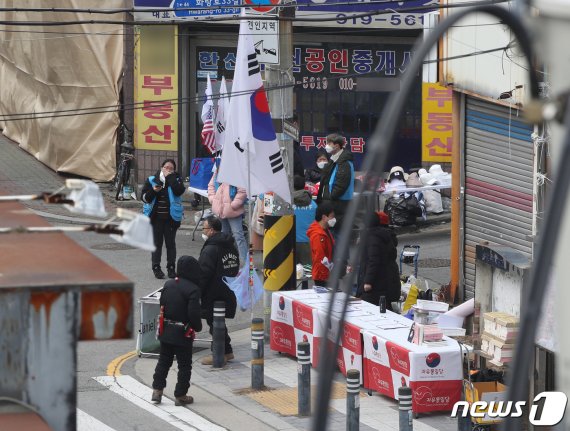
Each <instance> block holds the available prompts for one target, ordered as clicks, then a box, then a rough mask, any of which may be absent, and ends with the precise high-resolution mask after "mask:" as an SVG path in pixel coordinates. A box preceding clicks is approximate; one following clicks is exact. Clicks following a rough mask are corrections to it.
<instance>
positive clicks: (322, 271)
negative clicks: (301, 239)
mask: <svg viewBox="0 0 570 431" xmlns="http://www.w3.org/2000/svg"><path fill="white" fill-rule="evenodd" d="M335 223H336V219H335V214H334V208H333V206H332V204H331V203H330V202H323V203H322V204H320V205H319V206H318V207H317V210H316V212H315V221H314V222H313V223H311V225H310V226H309V228H308V229H307V236H308V237H309V243H310V245H311V260H312V264H313V268H312V276H313V281H314V283H315V286H326V284H327V280H328V278H329V274H330V271H331V269H332V267H333V263H332V260H333V247H334V238H333V236H332V233H331V232H330V230H329V228H332V227H333V226H334V225H335Z"/></svg>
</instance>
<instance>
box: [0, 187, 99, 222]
mask: <svg viewBox="0 0 570 431" xmlns="http://www.w3.org/2000/svg"><path fill="white" fill-rule="evenodd" d="M65 189H68V192H67V193H62V191H63V190H65ZM34 200H39V201H44V202H45V203H47V204H62V205H63V206H65V208H67V209H68V210H69V211H71V212H73V213H76V214H83V215H89V216H94V217H106V216H107V211H105V204H104V201H103V196H102V195H101V191H100V190H99V186H98V185H97V184H95V183H94V182H93V181H88V180H80V179H68V180H65V186H63V187H61V188H59V189H58V190H56V191H55V192H53V193H48V192H43V193H40V194H35V195H14V196H0V202H25V201H34Z"/></svg>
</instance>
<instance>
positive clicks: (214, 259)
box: [199, 232, 239, 319]
mask: <svg viewBox="0 0 570 431" xmlns="http://www.w3.org/2000/svg"><path fill="white" fill-rule="evenodd" d="M228 254H229V255H233V256H234V258H235V259H234V261H235V262H237V269H238V270H239V253H238V251H237V248H236V246H235V242H234V239H233V237H232V236H230V235H227V234H225V233H221V232H219V233H216V234H214V235H212V236H211V237H210V238H208V240H207V241H206V242H205V243H204V245H203V246H202V250H201V251H200V258H199V262H200V269H201V271H202V277H201V281H200V289H201V291H202V317H204V318H208V317H210V318H211V317H212V315H213V312H214V301H224V302H225V303H226V317H227V318H229V319H233V318H234V317H235V315H236V307H237V301H236V296H235V295H234V293H233V292H232V291H231V289H230V288H229V287H228V286H227V284H226V283H224V281H223V280H222V276H223V272H224V271H223V268H222V267H223V264H222V256H224V255H228ZM226 263H227V262H226ZM235 265H236V263H233V264H232V267H234V268H235ZM227 275H231V274H227ZM234 275H237V274H234Z"/></svg>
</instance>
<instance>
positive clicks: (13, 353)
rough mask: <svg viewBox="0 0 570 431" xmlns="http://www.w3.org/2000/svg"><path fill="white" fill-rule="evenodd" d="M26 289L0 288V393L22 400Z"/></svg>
mask: <svg viewBox="0 0 570 431" xmlns="http://www.w3.org/2000/svg"><path fill="white" fill-rule="evenodd" d="M28 301H29V294H28V293H27V292H20V293H15V292H2V291H0V365H1V366H0V396H5V397H12V398H16V399H18V400H20V399H22V395H23V392H24V386H25V383H26V379H27V377H26V355H27V344H28V343H27V333H28V331H27V326H28V320H27V313H26V312H25V311H26V310H27V309H28Z"/></svg>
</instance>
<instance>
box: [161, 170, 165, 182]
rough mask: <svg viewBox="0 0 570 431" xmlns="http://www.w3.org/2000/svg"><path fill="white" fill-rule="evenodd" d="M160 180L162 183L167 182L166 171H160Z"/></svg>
mask: <svg viewBox="0 0 570 431" xmlns="http://www.w3.org/2000/svg"><path fill="white" fill-rule="evenodd" d="M160 181H161V182H162V184H164V183H165V182H166V177H165V176H164V172H162V171H160Z"/></svg>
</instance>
